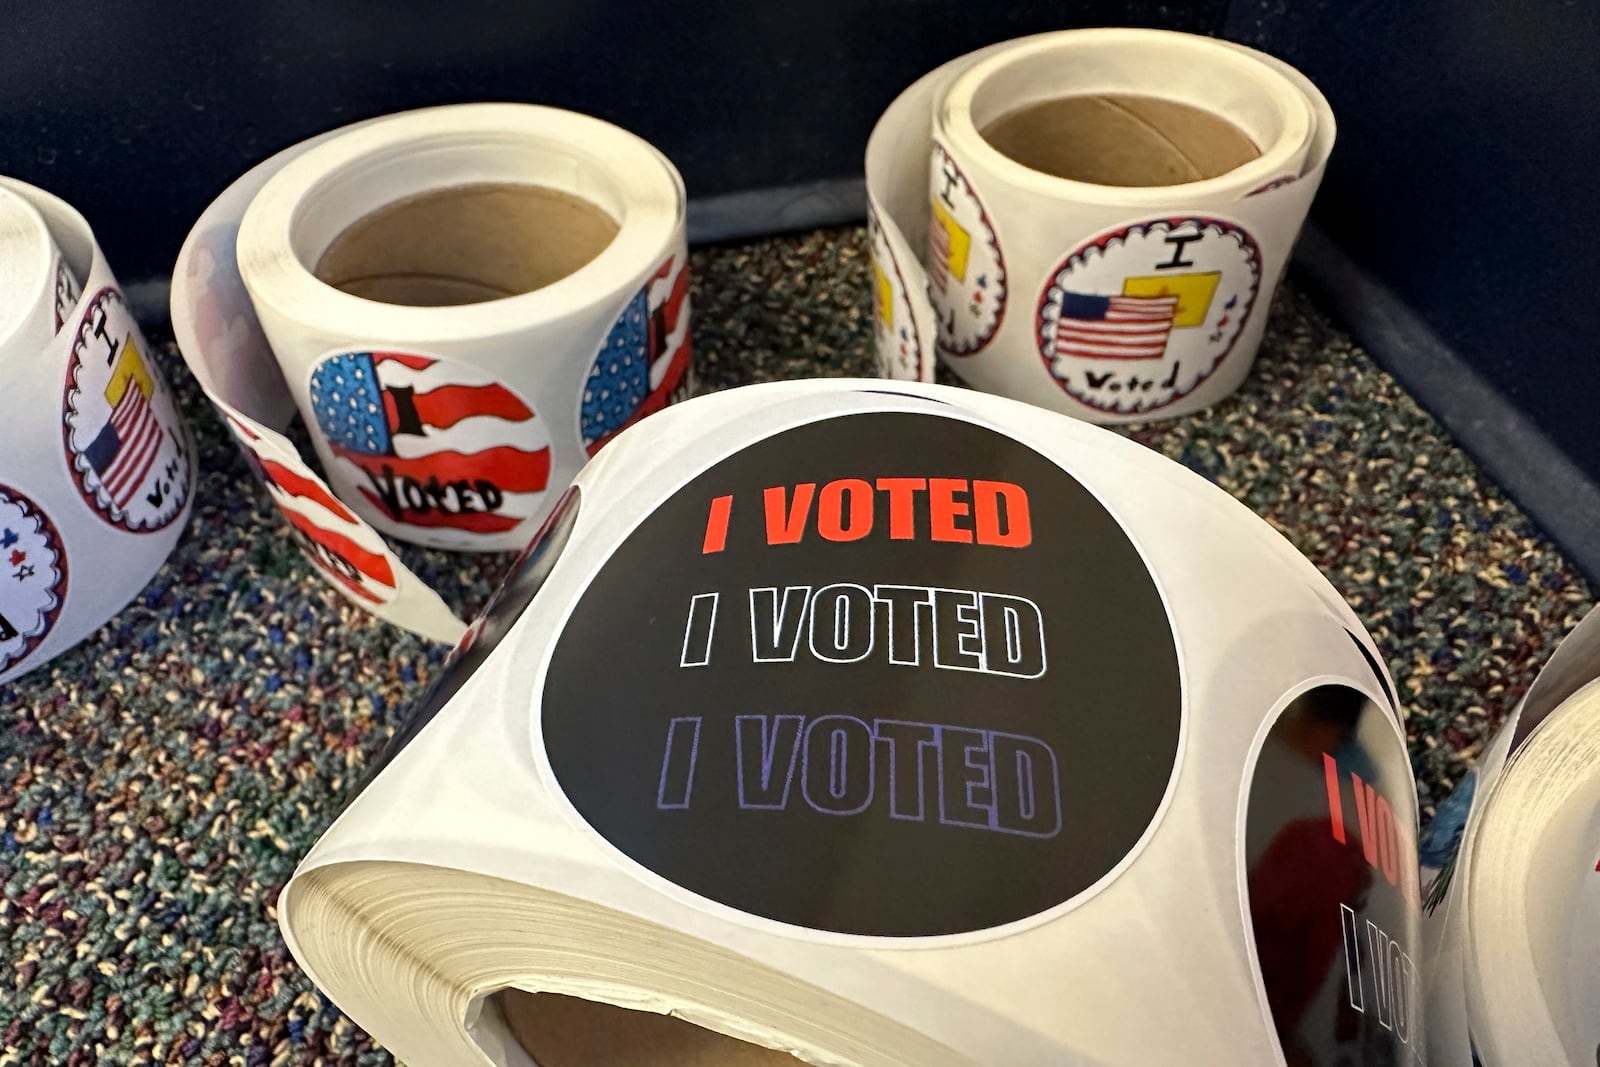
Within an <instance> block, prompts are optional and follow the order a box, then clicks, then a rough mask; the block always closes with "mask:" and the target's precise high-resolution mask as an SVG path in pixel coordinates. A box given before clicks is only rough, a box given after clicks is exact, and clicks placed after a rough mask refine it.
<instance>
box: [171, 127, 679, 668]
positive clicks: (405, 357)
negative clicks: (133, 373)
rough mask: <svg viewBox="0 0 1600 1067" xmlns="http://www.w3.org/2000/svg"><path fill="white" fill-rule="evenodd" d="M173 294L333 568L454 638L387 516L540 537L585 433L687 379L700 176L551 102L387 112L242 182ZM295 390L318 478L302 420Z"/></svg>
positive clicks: (189, 355) (185, 254)
mask: <svg viewBox="0 0 1600 1067" xmlns="http://www.w3.org/2000/svg"><path fill="white" fill-rule="evenodd" d="M172 317H173V326H174V331H175V332H176V334H177V337H178V343H179V346H180V347H181V348H182V350H183V352H184V355H185V358H186V359H187V361H188V363H189V366H190V368H191V369H192V370H193V371H194V372H195V376H196V377H197V378H198V379H199V380H200V383H201V385H202V387H203V388H204V389H205V391H206V394H207V395H208V396H209V397H210V399H211V400H212V402H213V403H214V404H215V405H216V406H217V407H218V409H219V410H220V411H221V413H222V415H223V417H224V419H225V420H226V421H227V423H228V425H229V427H230V429H232V430H233V432H234V434H235V436H236V438H237V439H238V440H239V443H240V444H241V446H242V447H243V448H244V450H245V452H246V453H247V455H249V456H250V457H251V458H252V461H253V466H254V467H255V469H256V471H257V473H258V474H259V475H260V477H261V479H262V480H263V481H264V482H265V483H266V485H267V487H268V490H269V492H270V493H271V494H272V498H273V500H274V502H275V503H277V504H278V505H279V507H280V508H281V509H282V510H283V512H284V515H285V517H286V518H287V519H288V521H289V523H290V527H291V530H292V531H293V532H294V534H295V536H296V538H297V540H298V541H299V543H300V544H301V547H302V548H303V549H304V550H305V551H306V554H307V555H308V557H309V558H310V559H311V560H312V562H313V563H314V564H316V566H317V567H318V569H319V571H320V572H321V573H322V574H323V575H324V576H325V577H326V578H327V579H328V580H329V581H330V582H331V583H332V584H333V585H334V586H335V588H337V589H339V590H340V591H341V592H343V593H344V594H345V595H346V596H348V597H349V598H350V599H351V600H353V601H354V602H355V603H357V604H360V605H361V606H363V607H365V608H368V609H369V610H371V611H372V612H373V613H374V614H377V615H379V616H381V617H383V618H386V619H388V620H390V621H391V622H395V623H397V624H399V625H401V626H405V627H407V628H408V629H412V630H415V631H417V632H419V633H422V634H425V635H427V636H430V637H434V638H436V639H439V640H443V641H452V642H453V641H455V640H456V639H457V638H459V637H460V635H461V633H462V630H463V629H464V626H463V623H462V622H461V621H460V619H459V618H457V616H456V615H455V613H454V612H453V611H451V609H450V608H449V607H448V606H447V605H446V604H445V603H444V602H443V600H442V599H441V598H440V597H439V596H438V594H437V593H435V592H434V591H433V590H432V589H429V588H428V587H427V586H426V585H424V584H423V583H422V582H421V581H420V580H419V579H418V578H417V577H416V576H415V575H414V574H412V573H411V572H410V571H409V570H407V568H406V567H405V566H404V565H403V564H402V563H401V561H400V560H399V558H398V557H396V556H395V554H394V552H393V550H392V549H391V548H390V547H389V546H388V545H387V544H386V543H385V541H384V537H385V536H388V537H394V538H400V539H403V540H407V541H412V542H415V543H418V544H423V545H430V546H434V547H441V548H451V549H460V550H481V551H490V550H505V549H513V548H521V547H523V546H524V545H526V544H527V541H528V539H529V537H531V536H532V534H533V532H534V531H535V530H537V529H538V527H539V524H540V523H541V522H542V521H543V520H544V518H545V517H546V515H547V514H548V513H549V511H550V508H551V507H552V506H553V504H554V503H555V501H556V499H557V498H558V497H559V496H560V493H561V491H562V489H564V488H565V487H566V486H567V484H569V483H570V481H571V480H572V478H573V477H574V476H575V475H576V474H577V472H578V470H579V468H581V467H582V466H583V464H584V463H585V462H586V461H587V460H588V458H589V457H590V456H592V455H593V454H594V453H595V452H596V451H598V450H599V449H600V447H601V446H602V445H604V444H605V443H606V442H607V441H608V440H609V439H610V438H611V437H612V436H613V435H614V434H616V433H617V432H618V431H619V430H620V429H622V428H623V427H624V426H627V425H629V424H630V423H631V422H633V421H636V420H637V419H640V418H642V417H644V416H645V415H647V414H649V413H651V412H653V411H655V410H658V409H659V408H661V407H663V406H665V405H666V404H667V403H669V402H671V401H672V400H674V399H677V398H679V397H681V396H683V395H686V393H687V391H688V389H689V386H690V381H689V364H690V348H689V333H688V326H689V301H688V273H687V255H686V246H685V241H684V195H683V184H682V181H681V179H680V178H679V177H678V174H677V171H676V170H674V169H673V167H672V164H671V163H670V162H668V161H667V159H666V158H665V157H663V156H662V155H661V154H660V153H659V152H657V151H656V150H655V149H653V148H651V147H650V146H649V145H647V144H646V143H644V142H643V141H641V140H640V139H639V138H637V137H635V136H633V135H632V134H629V133H627V132H625V131H623V130H620V129H618V128H616V127H614V126H611V125H610V124H608V123H605V122H602V121H600V120H598V119H593V118H589V117H587V116H583V115H577V114H573V113H571V112H567V111H561V110H557V109H554V108H545V107H535V106H529V105H517V104H478V105H463V106H455V107H442V108H433V109H428V110H423V111H416V112H409V113H406V114H402V115H395V116H390V117H386V118H381V119H375V120H372V121H370V122H366V123H361V124H358V125H356V126H352V127H348V128H346V129H343V130H338V131H335V132H333V133H331V134H326V135H324V136H322V137H319V138H316V139H314V140H312V141H308V142H305V143H304V144H300V145H297V146H295V147H293V148H290V149H288V150H286V151H284V152H282V153H279V154H278V155H277V156H274V157H273V158H271V159H269V160H268V161H266V162H265V163H262V164H261V165H259V166H258V167H256V168H255V169H254V170H252V171H250V172H249V173H248V174H246V175H245V176H244V177H242V178H240V179H239V180H238V181H237V182H235V183H234V184H233V185H232V186H231V187H229V189H228V190H227V191H226V192H224V193H223V194H222V196H221V197H219V198H218V199H217V201H216V202H215V203H213V204H212V205H211V207H210V208H209V209H207V211H206V212H205V214H204V215H202V216H201V218H200V220H199V222H198V223H197V224H196V226H195V228H194V231H193V232H192V233H191V234H190V235H189V239H188V240H187V242H186V243H185V244H184V247H183V250H182V252H181V253H180V255H179V258H178V264H177V267H176V269H175V271H174V277H173V292H172ZM296 412H298V413H299V414H300V415H301V417H302V418H303V420H304V422H305V425H306V427H307V429H308V431H309V433H310V438H311V442H312V445H313V448H314V450H315V452H316V455H317V459H318V460H319V461H320V466H321V470H322V474H321V475H319V474H318V473H317V472H316V471H315V470H313V468H312V467H311V466H310V465H308V464H307V463H306V461H305V459H304V458H303V457H302V456H301V455H300V454H299V452H298V450H297V449H296V448H295V446H294V445H293V444H292V443H291V442H290V441H289V439H288V438H287V437H285V436H284V434H283V431H284V429H285V428H286V427H287V425H288V423H289V421H290V420H291V418H292V417H293V415H294V414H295V413H296Z"/></svg>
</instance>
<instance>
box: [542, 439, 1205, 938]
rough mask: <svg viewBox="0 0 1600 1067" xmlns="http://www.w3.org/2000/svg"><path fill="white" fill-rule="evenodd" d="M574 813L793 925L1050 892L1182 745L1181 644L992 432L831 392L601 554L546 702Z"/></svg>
mask: <svg viewBox="0 0 1600 1067" xmlns="http://www.w3.org/2000/svg"><path fill="white" fill-rule="evenodd" d="M541 715H542V723H543V726H542V729H543V736H544V742H545V746H546V750H547V753H548V757H549V761H550V766H551V768H552V770H553V771H554V773H555V776H556V778H557V780H558V781H559V783H560V786H561V788H562V790H563V791H564V792H565V794H566V796H567V798H568V799H569V800H570V801H571V803H572V804H573V806H574V807H575V808H576V809H577V811H578V813H579V814H580V815H581V816H582V817H583V818H584V819H585V820H587V822H588V823H589V825H590V826H592V827H593V828H594V829H595V830H597V831H598V832H599V833H600V834H601V835H602V836H603V837H604V838H606V840H608V841H610V842H611V844H613V845H614V846H616V847H617V848H618V849H620V850H621V851H622V852H624V853H625V854H627V855H628V856H629V857H631V858H632V859H634V860H635V861H637V862H638V863H640V864H641V865H643V866H644V867H646V868H648V869H649V870H651V871H653V872H655V873H656V874H657V875H660V876H661V877H663V878H665V879H667V880H669V881H671V882H674V883H676V884H677V885H679V886H681V887H683V888H685V889H688V890H690V891H692V892H693V893H696V894H699V895H700V896H702V897H706V898H709V899H710V900H713V901H717V902H720V903H722V904H725V905H728V906H730V907H733V908H737V909H739V910H741V911H744V912H747V913H750V914H752V915H756V916H761V917H764V918H767V919H773V920H776V921H778V922H782V923H787V924H792V925H795V926H800V927H807V928H812V929H816V930H826V931H834V932H838V933H844V934H859V935H881V936H909V937H915V936H932V935H942V934H956V933H963V932H968V931H976V930H983V929H987V928H990V927H995V926H1000V925H1003V924H1006V923H1010V922H1014V921H1017V920H1021V919H1025V918H1028V917H1030V916H1033V915H1036V914H1038V913H1040V912H1043V911H1047V910H1049V909H1052V908H1055V907H1057V906H1058V905H1062V904H1065V903H1066V902H1069V901H1072V900H1074V899H1075V898H1077V897H1079V896H1080V895H1081V894H1084V893H1085V892H1086V891H1088V890H1090V889H1091V888H1092V887H1094V886H1096V884H1097V883H1100V882H1101V881H1102V880H1103V879H1106V878H1107V876H1108V875H1109V874H1110V873H1111V872H1112V871H1113V870H1114V869H1116V868H1117V867H1118V865H1119V864H1120V863H1122V861H1123V860H1124V859H1125V858H1126V857H1128V856H1129V855H1130V853H1131V852H1132V851H1133V850H1134V849H1135V847H1136V846H1137V845H1138V843H1139V842H1140V841H1141V839H1143V838H1144V836H1145V835H1146V832H1147V831H1148V830H1149V829H1150V827H1151V825H1152V822H1153V821H1154V819H1155V818H1156V815H1157V814H1158V811H1159V809H1160V808H1161V805H1162V802H1163V800H1164V798H1165V796H1166V793H1167V788H1168V785H1169V782H1170V781H1171V779H1172V777H1173V775H1174V773H1175V772H1176V769H1177V766H1176V765H1177V754H1178V744H1179V729H1180V723H1181V718H1182V695H1181V692H1180V687H1179V674H1178V659H1177V650H1176V647H1175V644H1174V641H1173V636H1172V630H1171V626H1170V624H1169V621H1168V619H1167V614H1166V611H1165V608H1164V606H1163V604H1162V601H1161V598H1160V595H1159V594H1158V592H1157V589H1156V586H1155V582H1154V580H1153V579H1152V577H1151V575H1150V573H1149V571H1148V570H1147V568H1146V567H1145V565H1144V563H1143V561H1142V560H1141V559H1140V557H1139V554H1138V552H1137V551H1136V549H1135V547H1134V545H1133V543H1132V542H1131V541H1130V540H1129V539H1128V537H1127V535H1126V534H1125V533H1124V532H1123V530H1122V528H1121V527H1120V526H1119V525H1118V524H1117V522H1116V520H1114V519H1113V518H1112V517H1111V515H1110V514H1109V513H1108V512H1107V511H1106V510H1105V508H1104V507H1102V506H1101V505H1100V503H1099V502H1098V501H1097V500H1096V499H1095V498H1094V497H1093V496H1092V495H1090V493H1089V492H1088V490H1086V489H1085V488H1084V487H1083V486H1082V485H1081V484H1079V483H1078V482H1077V481H1076V480H1074V479H1073V478H1072V477H1071V476H1070V475H1068V474H1067V473H1066V472H1065V471H1064V470H1062V469H1061V467H1059V466H1057V465H1056V464H1055V463H1052V462H1051V461H1050V460H1048V459H1046V458H1045V457H1043V456H1041V455H1040V454H1038V453H1037V452H1035V451H1033V450H1032V449H1030V448H1028V447H1026V446H1024V445H1022V444H1020V443H1018V442H1017V441H1015V440H1013V439H1011V438H1009V437H1006V436H1004V435H1003V434H1001V433H998V432H996V431H994V430H990V429H986V428H984V427H981V426H977V425H973V424H971V423H968V422H964V421H961V420H958V419H954V418H948V417H943V416H939V415H934V414H922V413H912V412H874V413H857V414H849V415H842V416H837V417H834V418H831V419H828V420H825V421H821V422H815V423H811V424H807V425H804V426H800V427H797V428H794V429H789V430H785V431H783V432H780V433H777V434H774V435H773V436H771V437H769V438H766V439H765V440H763V441H760V442H758V443H756V444H753V445H750V446H748V447H746V448H745V449H744V450H742V451H741V452H739V453H737V454H735V455H733V456H730V457H728V458H727V459H724V460H723V461H721V462H720V463H718V464H717V465H715V466H714V467H712V468H711V469H710V470H708V471H706V472H705V473H704V474H701V475H700V476H699V477H697V478H695V479H694V480H693V481H692V482H690V483H689V484H688V485H686V486H685V487H683V488H682V489H680V490H679V491H678V492H677V493H676V494H674V495H673V496H672V497H671V498H670V499H669V500H667V501H666V502H665V503H664V504H662V505H661V506H660V507H659V508H658V509H657V510H656V511H655V512H654V513H652V514H651V515H650V516H648V517H647V518H646V519H645V520H644V521H643V522H642V523H641V524H640V525H639V526H638V527H637V528H636V529H635V530H634V531H633V532H632V533H631V534H630V535H629V536H628V538H627V539H626V540H625V541H624V542H623V543H622V544H621V545H620V546H619V547H618V548H617V550H616V551H615V553H614V554H613V555H612V556H611V557H610V559H609V560H607V561H606V563H605V564H604V565H603V566H602V567H601V568H600V570H599V573H598V574H597V575H596V576H595V578H594V580H593V581H592V583H591V584H590V585H589V586H588V588H587V589H586V590H585V591H584V593H583V595H582V598H581V599H580V600H579V602H578V603H577V605H576V606H575V607H574V609H573V612H572V615H571V617H570V619H569V620H568V622H567V624H566V626H565V628H564V630H563V631H562V633H561V636H560V637H559V638H558V640H557V644H556V647H555V650H554V652H553V653H552V660H551V663H550V665H549V671H548V677H547V680H546V683H545V690H544V699H543V704H542V712H541Z"/></svg>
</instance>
